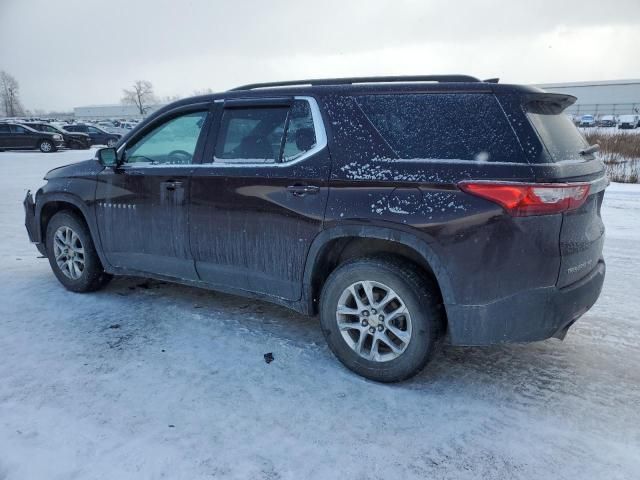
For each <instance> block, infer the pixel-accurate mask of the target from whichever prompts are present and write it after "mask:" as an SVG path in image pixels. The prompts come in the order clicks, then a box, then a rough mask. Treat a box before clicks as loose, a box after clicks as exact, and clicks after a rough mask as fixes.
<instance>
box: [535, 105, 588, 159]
mask: <svg viewBox="0 0 640 480" xmlns="http://www.w3.org/2000/svg"><path fill="white" fill-rule="evenodd" d="M527 117H528V118H529V121H530V122H531V124H532V125H533V128H535V130H536V132H537V133H538V136H539V137H540V140H541V141H542V143H543V144H544V145H545V146H546V148H547V151H548V152H549V155H550V156H551V158H552V160H553V161H555V162H562V161H567V160H584V159H585V157H584V156H582V155H581V154H580V151H581V150H584V149H585V148H587V147H588V146H589V144H588V143H587V141H586V140H585V139H584V137H583V136H582V134H581V133H580V131H579V130H578V129H577V128H576V126H575V125H574V124H573V122H572V121H571V119H570V118H569V117H568V116H567V115H566V114H565V113H562V112H560V113H546V112H545V111H544V109H536V108H528V111H527ZM583 118H584V117H583Z"/></svg>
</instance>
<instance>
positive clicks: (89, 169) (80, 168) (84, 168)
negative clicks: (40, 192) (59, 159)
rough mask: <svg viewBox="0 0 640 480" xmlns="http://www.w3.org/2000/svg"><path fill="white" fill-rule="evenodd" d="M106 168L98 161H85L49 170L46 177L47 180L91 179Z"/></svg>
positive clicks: (93, 159)
mask: <svg viewBox="0 0 640 480" xmlns="http://www.w3.org/2000/svg"><path fill="white" fill-rule="evenodd" d="M103 169H104V167H103V166H102V165H101V164H100V162H98V160H96V159H95V158H92V159H91V160H85V161H83V162H77V163H72V164H70V165H64V166H62V167H58V168H54V169H53V170H49V171H48V172H47V174H46V175H45V176H44V179H45V180H51V179H52V178H71V177H90V176H93V175H97V174H98V173H100V172H101V171H102V170H103Z"/></svg>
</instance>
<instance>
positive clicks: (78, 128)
mask: <svg viewBox="0 0 640 480" xmlns="http://www.w3.org/2000/svg"><path fill="white" fill-rule="evenodd" d="M64 129H65V130H66V131H67V132H80V133H86V134H88V135H89V137H90V138H91V144H92V145H106V146H107V147H113V146H114V145H115V144H116V143H118V141H119V140H120V138H122V135H120V134H118V133H109V132H107V131H106V130H104V129H102V128H100V127H96V126H95V125H85V124H83V123H74V124H72V125H66V126H65V127H64Z"/></svg>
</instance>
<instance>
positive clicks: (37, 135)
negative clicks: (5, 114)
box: [0, 123, 64, 153]
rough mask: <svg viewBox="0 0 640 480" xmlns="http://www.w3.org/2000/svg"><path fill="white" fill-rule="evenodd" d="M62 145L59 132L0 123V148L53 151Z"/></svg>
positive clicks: (62, 140) (62, 141)
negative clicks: (40, 130) (41, 130)
mask: <svg viewBox="0 0 640 480" xmlns="http://www.w3.org/2000/svg"><path fill="white" fill-rule="evenodd" d="M63 146H64V139H63V137H62V135H61V134H59V133H49V132H39V131H37V130H34V129H33V128H31V127H28V126H26V125H22V124H17V123H0V150H31V149H39V150H40V151H41V152H44V153H50V152H55V151H56V150H57V149H58V148H60V147H63Z"/></svg>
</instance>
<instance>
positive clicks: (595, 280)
mask: <svg viewBox="0 0 640 480" xmlns="http://www.w3.org/2000/svg"><path fill="white" fill-rule="evenodd" d="M605 271H606V268H605V263H604V260H602V259H601V260H600V261H599V262H598V264H597V265H596V267H595V268H594V269H593V270H592V271H591V272H590V273H589V274H588V275H587V276H586V277H584V278H582V279H581V280H579V281H577V282H575V283H573V284H571V285H568V286H566V287H563V288H557V287H544V288H539V289H535V290H530V291H524V292H521V293H518V294H516V295H512V296H510V297H507V298H503V299H500V300H497V301H495V302H492V303H490V304H486V305H447V316H448V320H449V321H448V324H449V331H448V336H449V342H450V343H451V344H452V345H491V344H496V343H511V342H534V341H537V340H544V339H547V338H551V337H556V338H560V339H562V338H564V336H565V335H566V333H567V330H568V329H569V327H570V326H571V325H572V324H573V323H574V322H575V321H576V320H577V319H578V318H580V317H581V316H582V315H583V314H584V313H585V312H586V311H587V310H589V309H590V308H591V307H592V306H593V304H594V303H596V300H597V299H598V296H599V295H600V291H601V290H602V284H603V282H604V276H605Z"/></svg>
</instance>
